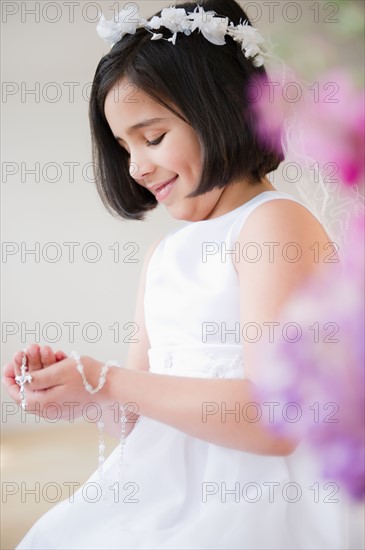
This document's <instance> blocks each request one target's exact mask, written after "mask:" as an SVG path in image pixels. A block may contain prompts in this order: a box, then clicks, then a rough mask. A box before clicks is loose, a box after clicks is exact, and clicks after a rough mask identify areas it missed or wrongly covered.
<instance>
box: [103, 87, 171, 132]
mask: <svg viewBox="0 0 365 550" xmlns="http://www.w3.org/2000/svg"><path fill="white" fill-rule="evenodd" d="M104 111H105V116H106V119H107V121H108V123H109V125H110V126H111V127H113V126H115V125H116V124H118V125H120V124H122V125H123V126H125V127H127V126H131V125H132V124H133V123H136V122H138V121H139V119H142V118H152V117H169V118H170V117H172V116H174V114H173V113H172V112H171V111H170V110H169V109H167V108H166V107H164V106H163V105H161V104H160V103H158V102H157V101H155V100H154V99H153V98H152V97H150V96H149V95H148V94H146V93H145V92H144V91H143V90H141V89H140V88H139V87H138V86H137V85H136V84H134V83H133V82H131V81H130V80H127V79H123V80H121V81H119V82H118V83H117V84H115V85H114V86H113V87H112V88H111V89H110V91H109V92H108V94H107V96H106V98H105V103H104Z"/></svg>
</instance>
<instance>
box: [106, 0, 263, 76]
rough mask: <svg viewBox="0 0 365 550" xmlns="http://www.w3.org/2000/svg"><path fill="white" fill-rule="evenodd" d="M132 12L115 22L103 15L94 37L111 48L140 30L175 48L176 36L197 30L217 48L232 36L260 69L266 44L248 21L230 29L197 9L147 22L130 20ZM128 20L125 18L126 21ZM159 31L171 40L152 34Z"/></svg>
mask: <svg viewBox="0 0 365 550" xmlns="http://www.w3.org/2000/svg"><path fill="white" fill-rule="evenodd" d="M131 15H132V14H131V12H129V11H128V10H126V9H123V10H122V11H120V12H119V16H118V21H117V22H116V21H113V20H111V21H107V20H106V19H105V17H104V15H102V16H101V18H100V21H99V23H98V26H97V33H98V35H99V36H100V38H102V39H103V40H105V41H106V42H107V43H108V44H110V46H114V44H116V43H117V42H118V41H119V40H121V39H122V38H123V36H124V35H125V34H134V33H135V32H136V30H137V29H138V28H140V27H144V28H145V29H146V30H147V31H148V32H151V34H152V37H151V40H160V39H163V40H167V41H168V42H172V44H174V45H175V42H176V37H177V33H178V32H183V33H184V34H185V35H187V36H188V35H190V34H191V33H192V32H193V31H195V30H196V29H199V31H200V32H201V33H202V35H203V36H204V38H206V40H208V41H209V42H211V43H212V44H215V45H217V46H223V45H224V44H225V43H226V41H225V38H224V37H225V36H226V35H228V36H231V37H232V38H233V40H235V41H236V42H239V43H240V44H241V48H242V51H243V52H244V55H245V57H246V59H252V64H253V65H254V67H261V65H263V63H264V56H265V54H266V48H265V40H264V38H263V37H262V35H261V33H260V31H259V30H258V29H256V28H254V27H252V26H251V25H250V24H249V22H248V21H247V20H245V21H243V23H242V22H240V24H239V25H236V26H235V25H233V22H232V21H230V20H229V19H228V17H220V16H216V13H215V12H214V11H204V9H203V8H202V7H201V6H197V7H196V8H195V10H194V11H193V12H186V11H185V10H184V8H175V7H174V6H172V7H170V8H165V9H163V10H162V12H161V16H160V17H158V16H156V15H155V16H154V17H152V19H150V20H149V21H147V19H144V18H142V17H138V19H137V18H136V19H134V20H133V19H132V20H131ZM127 16H128V17H127ZM161 27H165V28H166V29H168V30H170V31H171V32H172V36H171V38H163V35H162V34H161V33H155V32H154V31H156V30H159V29H160V28H161Z"/></svg>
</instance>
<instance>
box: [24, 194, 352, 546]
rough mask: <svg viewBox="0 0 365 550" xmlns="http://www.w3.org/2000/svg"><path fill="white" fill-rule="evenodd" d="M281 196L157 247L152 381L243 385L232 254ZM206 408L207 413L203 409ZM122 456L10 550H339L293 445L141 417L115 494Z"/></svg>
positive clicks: (151, 281)
mask: <svg viewBox="0 0 365 550" xmlns="http://www.w3.org/2000/svg"><path fill="white" fill-rule="evenodd" d="M280 198H284V199H292V200H295V199H293V197H291V196H290V195H287V194H285V193H281V192H279V191H267V192H264V193H261V194H260V195H258V196H256V197H254V198H253V199H251V200H250V201H248V202H246V203H245V204H243V205H241V206H240V207H238V208H236V209H234V210H232V211H230V212H228V213H226V214H224V215H222V216H219V217H217V218H213V219H211V220H202V221H198V222H188V223H187V224H186V225H184V226H183V227H181V228H179V229H177V230H173V231H171V232H170V233H169V234H168V235H167V236H166V237H165V238H164V239H163V240H162V241H161V242H160V244H159V245H158V247H157V248H156V250H155V252H154V254H153V256H152V258H151V261H150V264H149V267H148V272H147V280H146V291H145V319H146V327H147V331H148V335H149V341H150V344H151V348H150V349H149V351H148V355H149V361H150V370H151V372H155V373H162V374H167V375H171V376H173V375H179V376H190V377H191V376H193V377H198V378H216V377H218V378H243V377H244V361H243V358H242V344H241V343H240V341H239V339H238V340H237V333H235V330H234V328H235V326H236V323H239V319H240V316H239V285H238V276H237V272H236V271H235V269H234V265H233V262H232V253H229V251H232V250H234V248H235V244H234V243H235V242H236V241H237V237H238V234H239V232H240V229H241V227H242V224H243V223H244V221H245V220H246V218H247V217H248V215H249V214H250V213H251V212H252V211H253V210H254V209H255V208H257V207H258V206H259V205H260V204H262V203H264V202H266V201H269V200H272V199H280ZM247 253H250V254H252V253H253V250H251V251H250V252H249V251H248V250H247ZM229 331H230V332H229ZM223 332H225V337H224V336H223ZM209 407H214V405H207V409H206V410H207V412H209V411H212V409H211V408H209ZM208 418H209V417H208ZM119 455H120V451H119V448H116V449H115V450H114V451H113V452H112V454H111V455H110V456H109V458H108V459H107V460H106V462H105V464H104V479H103V482H102V484H101V481H100V478H99V475H98V472H95V474H94V475H93V476H92V477H91V478H90V479H89V480H88V481H87V482H86V484H85V485H84V486H83V487H82V488H80V489H79V490H78V491H77V493H75V495H74V501H73V502H70V501H69V500H66V501H63V502H61V503H60V504H58V505H57V506H55V507H54V508H53V509H52V510H50V511H49V512H47V513H46V514H45V515H44V516H43V517H42V518H41V519H40V520H39V521H38V522H37V523H36V524H35V525H34V526H33V528H32V529H31V530H30V531H29V532H28V534H27V535H26V536H25V538H24V539H23V540H22V541H21V543H20V544H19V546H18V547H17V548H19V549H30V548H32V549H37V550H41V549H47V550H50V549H53V548H58V549H62V550H66V549H83V550H86V549H87V550H89V549H98V550H101V549H126V550H127V549H128V550H130V549H133V550H134V549H142V548H144V549H169V550H172V549H189V550H190V549H200V550H213V549H222V550H230V549H237V550H238V549H240V550H254V549H257V550H264V549H273V550H274V549H275V550H278V549H280V550H281V549H290V550H293V549H302V550H309V549H313V550H314V549H315V550H318V549H336V550H339V549H342V548H346V547H347V546H346V542H345V538H346V536H345V535H346V534H345V532H344V529H343V520H342V518H341V510H342V504H341V498H339V499H337V500H339V503H337V504H336V503H334V502H333V500H336V499H331V498H330V494H331V491H330V490H328V491H327V492H326V491H324V490H323V487H324V482H321V480H319V479H318V477H314V474H313V473H312V471H311V469H310V461H309V460H308V459H307V457H306V456H305V455H303V454H302V450H301V448H300V447H299V448H298V449H297V450H296V451H295V452H294V453H293V454H292V455H290V456H289V457H273V456H259V455H254V454H251V453H245V452H242V451H238V450H233V449H228V448H225V447H222V446H218V445H215V444H211V443H207V442H205V441H202V440H199V439H196V438H194V437H191V436H190V435H187V434H185V433H184V432H181V431H179V430H177V429H174V428H172V427H169V426H167V425H165V424H162V423H160V422H157V421H154V420H151V419H149V418H147V417H140V419H139V422H138V423H137V424H136V426H135V428H134V429H133V431H132V432H131V434H130V435H129V436H128V438H127V443H126V447H125V453H124V459H123V466H122V469H121V474H120V475H121V477H120V484H119V485H118V469H119ZM316 482H317V483H319V491H320V492H319V495H318V494H317V495H316V494H315V490H314V488H313V486H314V484H315V483H316ZM86 487H87V490H86ZM110 487H113V488H112V489H111V488H110ZM310 487H312V489H310ZM117 488H119V491H118V490H117ZM318 496H319V498H318ZM326 496H327V497H329V498H328V499H326V498H325V497H326ZM337 497H338V495H337ZM326 500H327V501H326Z"/></svg>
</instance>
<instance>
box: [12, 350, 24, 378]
mask: <svg viewBox="0 0 365 550" xmlns="http://www.w3.org/2000/svg"><path fill="white" fill-rule="evenodd" d="M23 355H24V352H23V351H17V352H16V353H15V354H14V355H13V362H12V363H11V364H12V365H13V368H14V373H15V375H16V376H17V375H19V374H20V367H21V364H22V360H23Z"/></svg>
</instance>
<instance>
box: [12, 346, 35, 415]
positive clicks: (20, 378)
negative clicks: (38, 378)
mask: <svg viewBox="0 0 365 550" xmlns="http://www.w3.org/2000/svg"><path fill="white" fill-rule="evenodd" d="M26 371H27V355H26V351H25V350H24V353H23V357H22V364H21V367H20V373H21V374H20V375H17V376H16V377H15V382H16V383H17V384H18V386H19V391H20V405H21V407H22V409H23V410H25V408H26V406H27V401H26V398H25V384H27V383H29V382H31V381H32V380H33V378H32V376H31V375H30V374H26Z"/></svg>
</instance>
